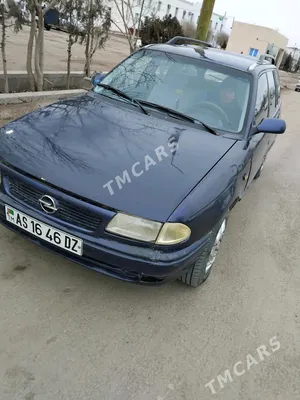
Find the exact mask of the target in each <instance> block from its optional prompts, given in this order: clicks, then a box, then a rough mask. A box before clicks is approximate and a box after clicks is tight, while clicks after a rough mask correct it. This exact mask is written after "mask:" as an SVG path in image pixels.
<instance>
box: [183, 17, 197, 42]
mask: <svg viewBox="0 0 300 400" xmlns="http://www.w3.org/2000/svg"><path fill="white" fill-rule="evenodd" d="M182 30H183V33H184V35H185V36H187V37H190V38H195V37H196V33H197V26H196V25H195V24H193V23H192V22H187V21H185V22H183V24H182Z"/></svg>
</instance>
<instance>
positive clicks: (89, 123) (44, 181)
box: [0, 38, 286, 287]
mask: <svg viewBox="0 0 300 400" xmlns="http://www.w3.org/2000/svg"><path fill="white" fill-rule="evenodd" d="M98 78H99V77H98ZM280 109H281V100H280V84H279V77H278V71H277V69H276V66H275V65H274V64H272V63H271V62H269V61H267V60H266V59H265V57H264V56H263V55H262V56H261V57H260V58H259V59H254V58H253V57H247V56H243V55H240V54H232V53H229V52H226V51H223V50H218V49H215V48H212V47H211V46H209V45H207V44H206V43H204V42H200V41H195V40H192V39H187V38H185V39H184V40H183V39H182V38H174V39H172V40H171V41H170V42H168V43H165V44H153V45H148V46H146V47H144V48H142V49H140V50H138V51H136V52H135V53H133V54H132V55H130V56H129V57H128V58H126V59H125V60H124V61H122V62H121V63H120V64H119V65H117V66H116V67H115V68H114V69H113V70H111V71H110V72H109V73H107V74H106V75H105V76H104V75H102V76H101V77H100V78H99V79H95V84H94V86H93V88H92V89H91V90H90V91H88V92H86V94H84V95H81V96H78V97H74V98H71V99H67V100H62V101H58V102H56V103H54V104H51V105H49V106H47V107H45V108H41V109H38V110H36V111H34V112H32V113H30V114H28V115H25V116H23V117H21V118H19V119H17V120H15V121H13V122H11V123H9V124H7V125H6V126H4V127H3V128H1V132H0V173H1V175H0V176H1V180H0V222H1V223H2V224H3V225H4V226H6V227H7V228H10V229H12V230H13V231H15V232H17V233H19V234H20V235H23V236H25V237H27V238H28V239H30V240H32V241H33V242H35V243H37V244H38V245H40V246H42V247H44V248H46V249H49V250H53V251H54V252H56V253H57V254H60V255H62V256H64V257H66V258H68V259H70V260H73V261H75V262H77V263H80V264H82V265H83V266H85V267H88V268H92V269H94V270H95V271H99V272H101V273H104V274H106V275H109V276H112V277H115V278H118V279H122V280H125V281H128V282H135V283H140V284H149V285H150V284H152V285H154V284H162V283H166V282H169V281H172V280H175V279H180V280H181V281H182V282H184V283H186V284H188V285H190V286H194V287H196V286H199V285H200V284H201V283H202V282H204V281H205V280H206V279H207V277H208V275H209V274H210V272H211V269H212V266H213V264H214V262H215V259H216V256H217V253H218V251H219V247H220V243H221V240H222V237H223V235H224V233H225V231H226V225H227V220H228V216H229V213H230V211H231V210H232V208H233V207H234V205H235V204H236V203H237V202H238V201H239V200H241V198H242V197H243V195H244V193H245V191H246V190H247V188H248V187H249V185H250V184H251V182H252V181H253V179H255V178H258V177H259V175H260V173H261V171H262V169H263V166H264V162H265V160H266V156H267V154H268V152H269V150H270V149H271V147H272V145H273V144H274V141H275V138H276V134H281V133H283V132H284V131H285V129H286V125H285V122H284V121H283V120H281V119H280Z"/></svg>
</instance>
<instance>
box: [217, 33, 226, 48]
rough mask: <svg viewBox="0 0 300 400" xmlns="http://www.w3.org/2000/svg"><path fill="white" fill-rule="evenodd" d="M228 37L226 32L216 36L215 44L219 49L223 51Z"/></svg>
mask: <svg viewBox="0 0 300 400" xmlns="http://www.w3.org/2000/svg"><path fill="white" fill-rule="evenodd" d="M228 39H229V35H228V34H227V33H226V32H219V33H218V35H217V44H218V45H219V46H220V47H221V49H223V50H225V49H226V47H227V43H228Z"/></svg>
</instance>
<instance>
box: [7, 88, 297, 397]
mask: <svg viewBox="0 0 300 400" xmlns="http://www.w3.org/2000/svg"><path fill="white" fill-rule="evenodd" d="M283 100H284V109H283V117H284V118H285V119H286V120H287V124H288V130H287V132H286V133H285V134H284V135H283V136H280V137H278V139H277V141H276V144H275V146H274V147H273V149H272V151H271V153H270V155H269V157H268V160H267V163H266V165H265V169H264V171H263V173H262V176H261V177H260V179H259V180H258V181H256V182H254V183H253V185H252V187H251V188H250V189H249V191H248V193H247V194H246V195H245V197H244V198H243V201H242V202H240V203H239V204H238V205H237V206H236V207H235V209H234V210H233V211H232V215H231V218H230V221H229V225H228V230H227V234H226V235H225V239H224V241H223V243H222V248H221V253H220V254H219V259H218V260H217V262H216V264H215V267H214V271H213V272H212V274H211V276H210V278H209V280H208V281H207V282H206V283H205V284H204V285H203V286H202V287H201V288H199V289H196V290H195V289H191V288H189V287H186V286H184V285H183V284H181V283H179V282H175V283H172V284H169V285H166V286H163V287H159V288H149V287H141V286H135V285H130V284H127V283H122V282H119V281H116V280H113V279H111V278H108V277H105V276H102V275H99V274H96V273H94V272H92V271H88V270H85V269H83V268H82V267H80V266H78V265H75V264H73V263H71V262H68V261H66V260H64V259H62V258H60V257H58V256H56V255H53V254H51V253H48V252H46V251H45V250H43V249H40V248H38V247H36V246H35V245H34V244H32V243H29V242H28V241H26V240H25V239H22V238H20V237H19V236H17V235H15V234H14V233H11V232H10V231H8V230H6V229H5V228H0V304H1V307H0V382H1V385H0V399H1V400H11V399H13V400H15V399H18V400H19V399H22V400H23V399H24V400H52V399H53V400H60V399H63V400H65V399H70V400H71V399H72V400H85V399H88V400H90V399H91V400H98V399H99V400H184V399H186V400H209V399H222V400H223V399H225V400H248V399H249V400H256V399H257V400H258V399H259V400H261V399H264V400H278V399H280V400H281V399H284V400H295V399H299V398H300V378H299V377H300V310H299V300H300V272H299V271H300V269H299V266H300V265H299V264H300V263H299V260H300V245H299V226H300V213H299V196H300V158H299V149H300V132H299V126H300V125H299V109H300V94H299V93H295V92H285V93H284V94H283ZM274 336H276V338H273V337H274ZM271 338H273V339H271ZM270 341H271V344H270V343H269V342H270ZM278 342H279V343H278ZM260 346H266V347H265V348H264V347H261V348H260V351H258V350H257V348H258V347H260ZM266 351H267V353H266ZM234 365H235V368H234ZM226 369H229V374H230V376H229V375H228V372H225V371H226ZM226 374H227V382H226V383H223V378H224V377H225V378H226ZM218 375H220V376H221V378H220V376H219V379H218V378H217V376H218ZM222 376H223V378H222ZM225 378H224V379H225ZM213 379H214V380H215V381H214V382H212V384H211V387H212V389H210V388H209V386H207V387H206V386H205V385H206V384H207V383H208V382H209V381H211V380H213ZM231 381H232V382H231ZM222 386H223V387H222ZM212 391H215V392H216V393H215V394H212Z"/></svg>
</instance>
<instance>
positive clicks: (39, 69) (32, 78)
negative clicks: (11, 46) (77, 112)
mask: <svg viewBox="0 0 300 400" xmlns="http://www.w3.org/2000/svg"><path fill="white" fill-rule="evenodd" d="M57 2H58V0H52V1H51V2H50V3H49V4H48V6H47V7H44V8H43V4H42V0H27V6H28V9H29V11H30V15H31V22H30V33H29V39H28V45H27V61H26V69H27V74H28V78H29V82H30V87H31V90H32V91H35V90H38V91H41V90H43V85H44V15H45V14H46V12H47V11H48V10H50V9H51V8H52V7H54V5H55V4H56V3H57ZM36 17H37V21H36ZM34 43H35V48H34V73H33V68H32V56H33V45H34Z"/></svg>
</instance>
